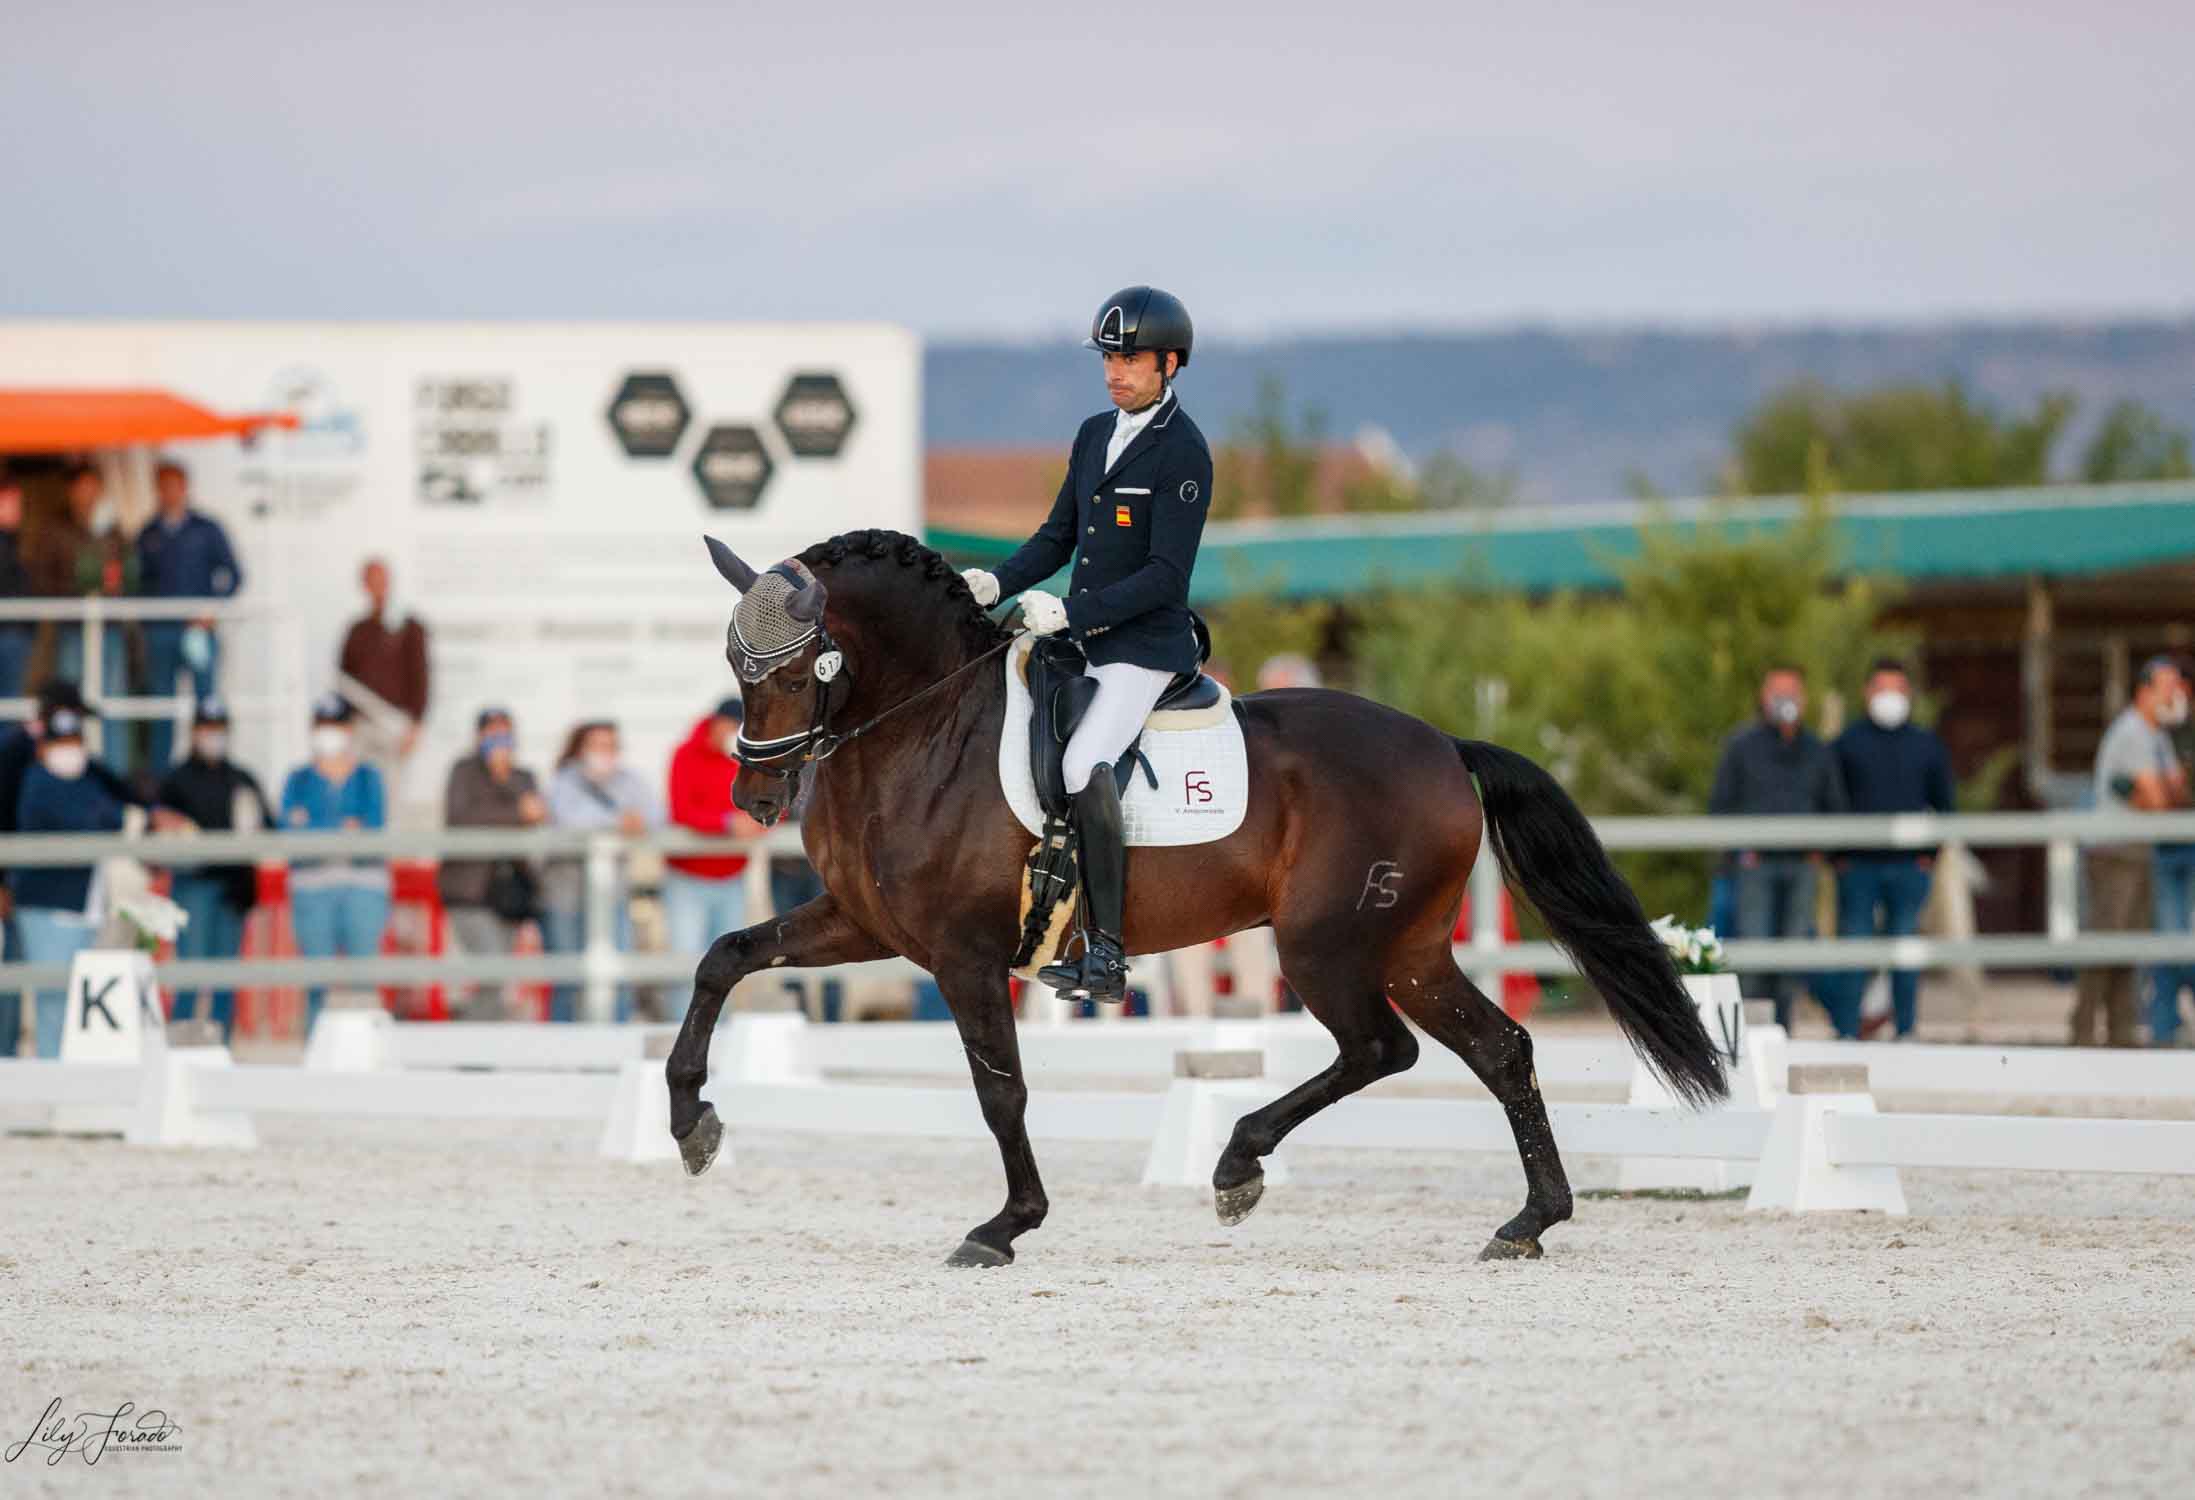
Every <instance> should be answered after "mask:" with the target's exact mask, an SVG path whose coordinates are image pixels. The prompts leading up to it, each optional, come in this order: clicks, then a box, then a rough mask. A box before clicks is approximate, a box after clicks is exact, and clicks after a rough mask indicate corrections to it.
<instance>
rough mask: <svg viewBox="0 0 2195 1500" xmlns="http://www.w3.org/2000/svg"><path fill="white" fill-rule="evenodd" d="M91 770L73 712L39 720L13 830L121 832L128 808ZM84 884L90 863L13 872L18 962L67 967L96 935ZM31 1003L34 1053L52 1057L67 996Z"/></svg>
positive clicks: (46, 994) (47, 993)
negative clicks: (34, 757) (34, 755)
mask: <svg viewBox="0 0 2195 1500" xmlns="http://www.w3.org/2000/svg"><path fill="white" fill-rule="evenodd" d="M90 766H91V757H90V754H89V753H88V752H87V751H86V750H85V748H84V719H83V716H82V715H81V714H79V713H77V712H76V711H75V710H74V709H66V708H63V709H56V710H55V711H54V712H53V713H51V714H50V715H48V716H47V718H46V726H45V734H44V737H43V738H41V739H40V740H39V742H38V762H37V764H36V765H34V766H32V767H31V768H30V769H29V770H28V771H27V772H25V773H24V776H23V791H22V796H21V800H20V801H19V802H18V803H17V804H16V810H15V813H16V817H15V821H16V826H17V828H18V829H19V830H21V831H22V832H24V833H120V832H121V831H122V830H123V828H124V827H125V826H126V825H127V824H128V823H129V822H131V821H133V820H132V819H131V818H130V810H129V809H128V808H127V807H126V805H125V804H124V803H123V802H122V801H121V800H120V799H119V798H117V797H116V796H115V795H114V793H113V792H112V791H111V790H109V788H108V784H107V782H106V781H105V780H103V779H102V778H100V777H96V776H92V775H88V774H87V772H88V771H89V770H90ZM142 818H143V814H142V813H141V812H140V813H138V815H137V819H136V820H134V821H137V822H138V826H140V827H141V826H142ZM91 879H92V871H91V867H90V866H89V865H51V866H39V865H27V866H25V867H23V868H21V869H19V870H17V871H16V872H15V876H14V881H15V923H16V930H17V932H19V933H20V934H21V936H22V940H23V952H22V958H23V961H24V962H25V963H33V964H66V963H68V962H69V961H70V960H71V959H73V958H75V957H76V955H77V954H78V953H79V952H81V951H82V950H83V949H84V948H86V947H88V946H89V945H90V943H91V940H92V938H93V936H94V934H95V931H96V929H95V928H94V926H93V924H92V922H91V919H90V918H89V917H88V916H87V915H86V914H85V907H86V905H87V903H88V902H89V901H90V899H91ZM37 1004H38V1010H37V1028H38V1055H39V1056H40V1057H59V1056H60V1055H61V1028H62V1024H63V1021H64V1020H65V1018H66V1012H67V1008H68V997H67V995H66V994H64V993H63V992H62V991H60V990H40V991H39V992H38V1002H37ZM10 1040H11V1041H12V1040H13V1038H12V1036H11V1037H10Z"/></svg>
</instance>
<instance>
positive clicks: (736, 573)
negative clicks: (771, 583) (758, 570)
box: [702, 536, 755, 594]
mask: <svg viewBox="0 0 2195 1500" xmlns="http://www.w3.org/2000/svg"><path fill="white" fill-rule="evenodd" d="M702 540H703V541H705V542H707V543H708V544H709V561H711V562H713V563H715V564H716V570H717V571H718V572H719V573H722V574H723V575H724V581H725V582H726V583H728V584H730V585H731V586H732V587H733V588H735V589H738V590H739V591H740V592H741V593H742V594H744V593H746V592H747V590H749V589H751V588H753V587H754V586H755V570H754V569H752V568H750V567H748V566H747V565H746V564H745V563H743V562H741V561H740V560H739V554H738V553H737V552H734V551H733V550H732V549H731V548H729V547H727V546H725V545H724V544H723V543H722V542H720V541H718V540H717V539H716V538H715V537H713V536H705V537H703V538H702Z"/></svg>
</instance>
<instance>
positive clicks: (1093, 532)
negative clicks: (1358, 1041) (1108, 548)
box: [1090, 526, 1097, 536]
mask: <svg viewBox="0 0 2195 1500" xmlns="http://www.w3.org/2000/svg"><path fill="white" fill-rule="evenodd" d="M1090 535H1092V536H1096V535H1097V528H1096V527H1095V526H1092V527H1091V528H1090Z"/></svg>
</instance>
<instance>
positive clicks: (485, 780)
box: [438, 708, 549, 1021]
mask: <svg viewBox="0 0 2195 1500" xmlns="http://www.w3.org/2000/svg"><path fill="white" fill-rule="evenodd" d="M473 731H474V736H475V740H474V747H473V753H472V754H470V755H468V756H466V757H465V758H464V759H462V760H460V761H458V762H457V764H455V765H453V766H451V767H450V779H449V783H448V786H447V788H446V790H445V791H444V793H443V798H442V821H443V824H444V825H445V826H446V827H450V828H527V827H531V826H532V825H534V824H536V823H539V822H542V821H543V820H545V819H546V818H547V817H548V816H549V808H548V804H547V803H545V802H543V801H542V800H541V792H540V789H539V788H538V787H536V786H535V785H534V777H533V772H531V771H525V770H521V769H519V766H518V736H517V734H516V733H515V732H514V729H513V726H512V720H511V715H510V712H509V710H507V709H501V708H484V709H482V710H481V711H480V716H479V718H478V719H476V720H475V721H474V724H473ZM438 884H439V886H440V888H441V891H442V906H443V909H444V910H445V911H446V912H447V913H448V914H449V919H450V935H451V936H452V937H453V938H455V939H456V940H457V948H458V951H459V952H460V953H466V954H472V955H475V956H478V955H482V954H500V953H508V952H510V951H511V947H512V944H513V942H514V940H515V939H516V938H517V936H518V929H519V926H520V924H521V923H524V922H529V921H532V920H533V919H534V917H535V916H537V915H539V912H540V905H541V902H540V894H539V885H538V882H537V881H536V880H535V878H534V873H533V867H532V866H531V865H530V864H529V863H528V862H527V861H525V860H523V859H516V858H512V857H510V856H501V857H498V858H495V859H446V860H444V861H443V862H442V871H441V874H440V876H439V878H438ZM466 1019H467V1020H472V1021H500V1020H503V1019H504V1003H503V986H502V985H500V984H483V985H479V986H477V987H475V988H474V990H473V998H472V1003H471V1005H470V1006H469V1007H468V1008H467V1012H466Z"/></svg>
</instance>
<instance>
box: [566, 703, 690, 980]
mask: <svg viewBox="0 0 2195 1500" xmlns="http://www.w3.org/2000/svg"><path fill="white" fill-rule="evenodd" d="M549 821H550V822H551V823H553V824H554V825H555V826H557V827H558V828H586V829H596V830H604V829H615V830H617V831H618V832H619V833H623V834H626V835H627V836H631V835H633V834H638V833H645V832H646V831H647V830H648V829H650V828H654V827H656V826H658V825H660V824H661V823H662V821H663V808H662V805H661V804H660V803H659V802H657V800H656V795H655V792H654V790H653V789H652V788H650V787H649V785H648V783H647V781H646V779H645V778H643V777H642V776H641V775H640V773H639V772H637V771H634V770H633V769H631V768H630V767H629V766H627V765H626V764H625V763H624V760H623V758H622V757H621V756H620V754H619V744H618V736H617V726H616V725H615V724H613V723H611V722H610V721H609V720H607V719H596V720H593V721H591V722H589V723H585V724H581V725H578V726H577V727H575V728H574V729H573V730H572V733H571V738H569V739H568V740H566V741H565V742H564V753H563V755H561V756H560V757H558V759H557V763H556V775H555V776H553V777H552V778H550V781H549ZM629 904H630V895H629V893H628V892H627V891H626V889H625V861H624V860H623V859H622V858H620V859H619V860H618V862H617V886H616V889H615V890H614V891H613V892H612V894H611V899H610V911H611V928H610V932H611V941H612V942H614V943H615V944H616V945H617V951H618V952H620V953H629V952H631V951H632V946H633V924H632V913H631V912H630V910H629V909H628V907H629ZM587 935H588V934H587V878H586V866H585V862H584V861H583V860H580V859H577V858H563V859H554V860H551V861H550V862H549V865H548V868H547V869H546V870H544V871H543V872H542V877H541V936H542V946H543V947H544V948H546V949H547V950H548V951H549V952H551V953H578V952H581V951H582V950H584V949H585V948H586V946H587ZM632 995H633V989H632V986H631V985H629V984H621V985H619V986H618V987H617V1019H618V1020H620V1021H624V1020H628V1019H630V1018H631V1016H632V1010H633V1003H632ZM578 1016H579V986H578V985H576V984H560V985H558V986H557V987H556V988H555V989H554V990H553V991H551V992H550V996H549V1019H550V1020H552V1021H573V1020H577V1019H578Z"/></svg>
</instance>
